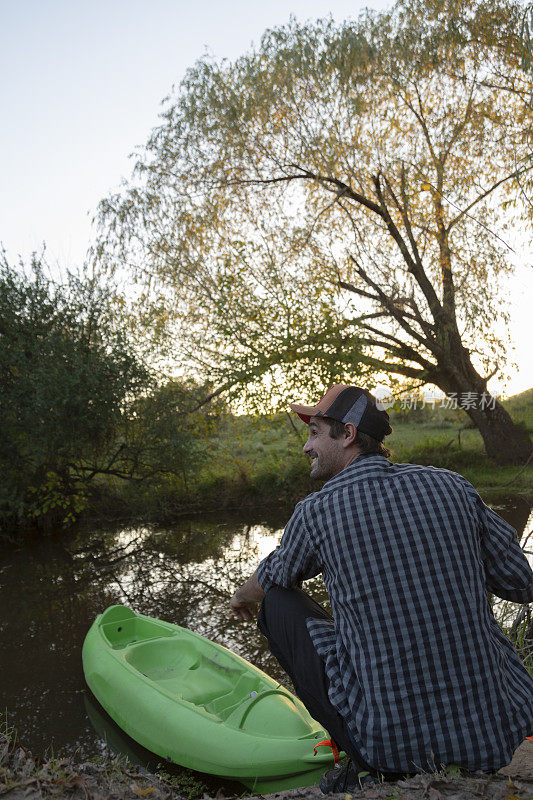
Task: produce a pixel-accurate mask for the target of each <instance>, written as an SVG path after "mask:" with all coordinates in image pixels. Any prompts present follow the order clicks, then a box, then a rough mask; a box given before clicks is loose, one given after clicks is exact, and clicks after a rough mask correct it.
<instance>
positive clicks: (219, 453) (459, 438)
mask: <svg viewBox="0 0 533 800" xmlns="http://www.w3.org/2000/svg"><path fill="white" fill-rule="evenodd" d="M505 406H506V407H507V409H508V410H509V412H510V413H511V415H512V417H513V419H514V420H515V421H517V422H519V423H521V424H522V425H524V426H525V427H527V428H528V430H529V431H530V432H532V433H533V390H528V391H527V392H523V393H522V394H520V395H516V396H515V397H513V398H511V399H510V400H508V401H506V402H505ZM391 423H392V425H393V433H392V435H391V436H389V437H387V440H386V444H387V446H388V447H389V448H390V449H391V451H392V460H393V461H397V462H410V463H417V464H424V465H433V466H435V467H443V468H445V469H450V470H454V471H456V472H459V473H461V474H462V475H464V476H465V477H466V478H467V479H468V480H469V481H470V482H471V483H472V484H473V485H474V486H475V487H476V489H477V490H478V491H479V492H480V494H481V495H482V497H483V498H484V499H485V500H493V501H494V500H498V499H502V500H504V499H506V498H509V497H511V496H514V497H517V496H521V497H524V498H527V499H529V500H533V463H532V464H530V465H529V466H528V467H527V468H526V469H525V470H523V471H522V472H521V473H520V474H518V473H519V472H520V469H521V468H520V465H517V466H505V467H502V466H498V465H497V464H495V463H494V462H493V461H491V459H489V458H488V457H487V456H486V455H485V452H484V449H483V441H482V439H481V436H480V434H479V433H478V431H477V430H476V429H473V428H470V427H465V425H468V424H469V419H468V417H467V416H466V414H464V412H461V411H443V410H442V409H439V408H436V409H432V408H431V407H426V408H422V409H415V410H414V411H409V412H408V413H406V412H404V411H398V412H395V411H394V410H391ZM306 432H307V428H306V426H305V425H304V424H303V423H301V422H300V421H299V420H298V419H297V418H295V417H294V415H292V416H291V417H289V415H288V414H286V413H281V414H275V415H263V416H252V415H242V416H233V415H229V414H228V415H226V416H223V417H222V418H221V419H220V421H219V424H218V425H217V426H216V431H215V433H213V434H212V435H211V436H210V438H208V439H207V440H206V442H205V448H206V458H205V460H204V462H203V463H202V464H201V465H199V468H198V469H197V470H194V471H193V472H192V473H191V474H190V475H189V476H187V477H180V478H178V477H176V476H169V477H168V478H166V479H164V480H162V481H160V482H159V483H158V484H157V485H156V486H154V485H150V486H148V485H147V486H144V487H143V486H142V485H141V486H139V485H136V486H132V487H129V488H128V487H126V489H125V492H124V488H122V490H121V492H120V497H121V500H122V502H125V503H126V505H127V507H128V509H129V510H130V512H133V513H136V512H137V513H139V514H140V515H147V516H148V517H154V518H159V519H164V518H171V517H173V516H175V515H176V514H183V513H187V512H188V511H201V510H213V509H216V510H218V509H224V508H226V509H235V508H240V507H242V506H251V505H259V504H265V505H270V504H276V505H287V506H290V505H291V504H293V503H294V502H296V501H297V500H299V499H301V498H302V497H304V496H305V495H306V494H309V493H310V492H312V491H316V489H317V488H318V486H317V484H315V483H313V482H312V481H311V480H310V479H309V461H308V459H307V457H306V456H304V455H303V453H302V446H303V444H304V442H305V438H306Z"/></svg>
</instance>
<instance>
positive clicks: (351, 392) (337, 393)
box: [291, 383, 392, 442]
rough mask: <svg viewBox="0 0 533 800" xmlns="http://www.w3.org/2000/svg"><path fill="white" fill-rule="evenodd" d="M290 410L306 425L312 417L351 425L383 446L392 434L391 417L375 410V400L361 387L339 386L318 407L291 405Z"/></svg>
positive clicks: (329, 392) (384, 412) (322, 399)
mask: <svg viewBox="0 0 533 800" xmlns="http://www.w3.org/2000/svg"><path fill="white" fill-rule="evenodd" d="M291 408H292V410H293V411H295V412H296V413H297V414H298V416H299V417H300V419H302V420H303V421H304V422H305V423H306V425H309V420H310V419H311V417H329V418H330V419H336V420H338V422H351V423H353V425H355V427H356V428H357V430H358V431H361V433H366V434H368V435H369V436H372V437H373V438H374V439H377V440H378V441H379V442H382V441H383V439H384V438H385V436H388V435H389V434H390V433H392V428H391V426H390V423H389V415H388V414H387V412H386V411H380V410H379V409H378V408H377V407H376V398H375V397H374V396H373V395H371V394H370V392H369V391H368V390H367V389H362V388H361V387H360V386H346V385H345V384H344V383H337V384H335V386H332V387H331V389H328V391H327V392H326V394H325V395H324V396H323V397H321V398H320V400H319V401H318V403H317V404H316V405H315V406H302V405H298V404H297V403H291Z"/></svg>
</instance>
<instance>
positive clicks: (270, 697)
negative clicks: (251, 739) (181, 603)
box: [100, 606, 309, 738]
mask: <svg viewBox="0 0 533 800" xmlns="http://www.w3.org/2000/svg"><path fill="white" fill-rule="evenodd" d="M100 631H101V633H102V635H103V637H104V640H105V641H106V644H107V646H108V647H109V648H111V649H112V650H114V651H120V654H119V653H118V652H117V657H119V658H120V659H121V660H122V659H123V660H124V661H125V662H126V664H128V665H129V667H130V668H132V669H133V670H135V671H136V672H137V673H138V674H139V676H142V679H143V680H148V681H149V682H151V683H152V684H155V685H156V686H157V687H158V688H159V690H161V691H162V692H164V694H165V695H166V696H167V697H170V698H171V699H172V700H173V701H174V702H177V703H180V702H185V703H187V704H191V705H193V706H195V707H196V708H197V709H198V711H200V712H201V713H204V714H205V713H206V712H207V714H208V715H209V716H211V717H212V719H213V721H217V722H223V723H225V724H226V725H227V726H229V727H231V728H234V729H237V730H242V731H247V732H248V733H254V734H259V735H264V736H271V737H277V736H280V735H281V736H282V737H287V736H290V737H295V738H299V737H304V738H305V737H307V736H308V735H309V722H308V719H307V718H306V717H305V716H304V715H303V714H302V711H301V709H300V708H299V707H298V706H296V705H295V703H294V700H293V698H292V696H291V695H290V694H289V693H287V692H286V691H284V690H283V689H281V688H280V687H279V686H276V685H275V684H274V682H273V681H271V680H269V679H268V678H267V677H266V676H263V675H262V673H260V672H259V671H251V670H250V665H249V664H247V663H246V662H244V661H242V659H239V658H238V657H236V656H234V655H233V654H231V653H229V652H226V651H224V650H223V649H222V648H218V647H217V646H216V645H213V644H212V643H207V642H206V640H202V639H199V637H197V636H196V635H194V634H191V632H190V631H187V630H186V629H184V628H181V629H180V628H177V627H176V626H170V625H169V624H168V623H164V622H158V621H157V620H151V619H149V618H146V617H142V616H140V615H138V614H135V613H134V612H132V611H131V610H130V609H128V608H125V607H124V606H112V607H111V608H109V609H107V611H106V612H105V613H104V614H103V615H102V617H101V618H100Z"/></svg>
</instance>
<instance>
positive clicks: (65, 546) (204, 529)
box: [0, 498, 533, 765]
mask: <svg viewBox="0 0 533 800" xmlns="http://www.w3.org/2000/svg"><path fill="white" fill-rule="evenodd" d="M497 510H498V512H499V513H500V514H501V516H502V517H504V518H505V519H507V520H508V521H509V522H510V523H511V524H512V525H514V527H516V528H517V530H518V531H519V532H521V533H522V532H525V533H527V532H529V530H530V529H531V525H532V522H533V519H532V515H531V508H530V506H529V504H527V503H526V502H525V501H524V500H522V499H520V498H514V499H512V498H511V499H509V500H508V501H507V502H506V503H505V504H504V505H501V506H498V507H497ZM287 516H288V514H287V513H285V514H279V513H278V514H276V513H273V512H269V513H267V512H257V513H252V512H250V513H249V514H248V515H247V516H245V515H243V516H228V515H227V514H224V515H221V516H220V517H216V516H215V515H210V516H206V517H195V518H193V519H189V520H183V521H181V522H179V523H177V524H174V525H172V526H171V527H164V528H163V527H158V526H142V525H141V526H133V527H122V528H118V529H89V530H83V531H79V532H78V533H77V534H76V535H71V536H67V537H65V535H62V536H61V537H50V538H47V539H44V540H43V539H41V540H36V541H34V542H31V543H27V544H24V545H23V546H18V547H17V546H9V547H8V546H3V547H2V548H1V549H0V608H1V618H0V711H1V712H2V715H3V716H7V722H8V724H9V725H10V726H12V727H14V728H15V729H16V730H17V732H18V734H19V738H20V740H21V741H22V743H23V744H25V745H26V746H27V747H29V748H30V749H31V750H32V751H33V752H34V753H35V754H41V755H44V754H45V752H48V753H53V754H54V755H57V756H59V755H61V756H68V755H71V754H72V753H73V752H74V751H75V750H78V753H79V756H80V757H81V758H90V757H93V756H97V755H100V754H101V753H102V752H103V750H105V748H106V746H109V747H110V748H111V749H112V750H114V751H116V752H119V753H123V754H125V755H128V756H129V757H130V758H131V759H132V760H137V761H139V760H140V761H141V762H143V761H144V763H148V764H149V765H150V763H149V759H148V757H147V755H146V753H144V754H143V753H142V752H141V751H139V749H138V748H136V746H135V745H134V743H133V742H131V740H129V739H128V738H127V737H126V736H124V735H123V734H122V733H121V731H120V730H119V729H118V728H117V727H116V726H115V725H114V724H112V723H111V722H110V720H109V718H108V717H107V715H106V714H105V712H103V710H102V709H101V708H100V707H99V705H98V704H97V703H96V701H95V700H94V699H93V698H92V696H91V693H90V691H89V690H88V689H87V688H86V686H85V682H84V678H83V671H82V664H81V648H82V644H83V640H84V637H85V634H86V632H87V630H88V628H89V627H90V625H91V624H92V622H93V620H94V618H95V617H96V615H97V614H99V613H101V612H102V611H103V610H104V609H105V608H106V607H107V606H109V605H111V604H113V603H124V604H126V605H129V606H131V607H132V608H133V609H134V610H136V611H139V612H141V613H143V614H148V615H150V616H155V617H159V618H161V619H164V620H168V621H170V622H175V623H177V624H178V625H182V626H185V627H188V628H190V629H192V630H194V631H196V632H198V633H201V634H203V635H204V636H207V637H208V638H210V639H213V640H214V641H216V642H219V643H220V644H223V645H224V646H226V647H228V648H230V649H232V650H234V651H236V652H238V653H239V654H240V655H241V656H243V657H244V658H246V659H248V660H249V661H252V662H253V663H254V664H256V665H257V666H259V667H261V668H262V669H264V670H265V671H266V672H268V673H269V674H271V675H272V676H273V677H275V678H277V679H278V680H280V681H282V682H286V679H285V677H284V675H283V672H282V671H281V670H280V668H279V666H278V665H277V662H276V661H275V660H274V659H273V658H272V656H271V655H270V654H269V653H268V651H267V650H266V647H265V642H264V639H263V637H262V636H261V635H260V634H259V632H258V631H257V629H256V627H255V625H254V624H252V623H239V622H237V621H236V620H234V619H233V618H231V617H230V615H229V614H228V598H229V597H230V596H231V594H232V593H233V591H234V589H235V587H237V586H238V585H240V584H241V583H243V582H244V580H245V579H246V578H247V577H248V575H249V574H250V573H251V572H252V571H253V570H254V569H255V566H256V565H257V562H258V561H259V560H260V559H261V558H262V557H263V556H264V555H266V554H267V553H269V552H270V551H271V550H272V549H273V548H274V547H275V546H276V545H277V544H278V542H279V539H280V537H281V533H282V529H283V525H284V524H285V522H286V520H287ZM528 549H533V548H532V547H531V546H530V547H529V548H528ZM306 588H307V589H308V590H309V591H310V592H311V593H312V594H313V595H314V596H315V597H316V598H317V599H318V600H319V601H320V602H326V601H327V595H326V592H325V588H324V585H323V583H322V581H321V579H320V578H317V579H315V580H313V581H310V582H308V583H307V584H306Z"/></svg>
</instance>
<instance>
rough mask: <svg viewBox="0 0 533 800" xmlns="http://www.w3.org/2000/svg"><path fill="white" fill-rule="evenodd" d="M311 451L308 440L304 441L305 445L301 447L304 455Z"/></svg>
mask: <svg viewBox="0 0 533 800" xmlns="http://www.w3.org/2000/svg"><path fill="white" fill-rule="evenodd" d="M311 449H312V448H311V445H310V444H309V439H308V440H307V441H306V443H305V444H304V446H303V448H302V450H303V451H304V453H308V452H309V450H311Z"/></svg>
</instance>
